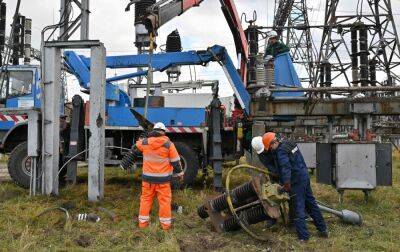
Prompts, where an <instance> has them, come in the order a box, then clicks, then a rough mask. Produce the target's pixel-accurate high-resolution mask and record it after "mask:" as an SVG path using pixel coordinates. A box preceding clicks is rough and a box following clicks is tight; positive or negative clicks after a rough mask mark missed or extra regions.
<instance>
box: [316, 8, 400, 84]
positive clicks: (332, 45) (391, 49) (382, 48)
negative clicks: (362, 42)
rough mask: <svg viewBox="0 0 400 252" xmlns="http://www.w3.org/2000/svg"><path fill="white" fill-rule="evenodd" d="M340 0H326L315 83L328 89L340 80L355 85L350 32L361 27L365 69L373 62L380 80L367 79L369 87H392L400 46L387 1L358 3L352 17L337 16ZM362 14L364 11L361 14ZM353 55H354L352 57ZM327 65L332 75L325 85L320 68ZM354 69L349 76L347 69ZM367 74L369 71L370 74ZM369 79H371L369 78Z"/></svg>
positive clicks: (356, 74) (356, 79)
mask: <svg viewBox="0 0 400 252" xmlns="http://www.w3.org/2000/svg"><path fill="white" fill-rule="evenodd" d="M338 4H339V0H327V1H326V5H325V22H324V25H323V26H321V28H323V34H322V39H321V46H320V50H319V54H318V61H317V62H316V65H317V67H316V68H315V74H314V78H315V83H318V84H320V85H321V86H329V85H331V82H333V83H334V81H335V80H340V82H341V83H343V82H345V83H347V85H349V86H350V85H352V84H353V85H358V83H359V81H360V79H359V73H358V69H354V67H352V64H351V57H352V49H351V46H349V44H350V41H351V29H354V27H356V26H359V25H362V26H364V27H365V28H366V29H367V36H368V38H367V43H368V48H367V50H368V59H369V63H368V65H367V68H368V67H371V62H374V63H373V64H374V65H375V68H376V71H377V73H379V74H380V76H379V77H381V80H371V79H370V80H369V82H370V83H369V84H370V85H376V84H379V85H394V84H395V80H398V81H400V78H399V77H398V76H397V75H396V73H395V72H394V69H395V68H397V67H398V66H399V65H400V45H399V39H398V35H397V31H396V26H395V23H394V19H393V13H392V7H391V1H390V0H366V2H364V1H358V3H357V10H356V11H355V13H354V14H352V15H336V13H337V8H338ZM363 11H365V12H364V13H363ZM353 55H354V54H353ZM327 63H328V64H330V67H331V69H332V76H331V82H330V83H324V81H322V79H319V78H318V77H319V76H321V75H320V69H321V65H323V64H327ZM351 69H352V70H353V71H352V73H350V70H351ZM369 73H370V72H369ZM370 78H371V77H370Z"/></svg>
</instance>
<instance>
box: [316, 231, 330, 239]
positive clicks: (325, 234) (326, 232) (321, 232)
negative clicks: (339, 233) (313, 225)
mask: <svg viewBox="0 0 400 252" xmlns="http://www.w3.org/2000/svg"><path fill="white" fill-rule="evenodd" d="M318 236H319V237H322V238H328V237H329V235H328V231H326V230H325V231H318Z"/></svg>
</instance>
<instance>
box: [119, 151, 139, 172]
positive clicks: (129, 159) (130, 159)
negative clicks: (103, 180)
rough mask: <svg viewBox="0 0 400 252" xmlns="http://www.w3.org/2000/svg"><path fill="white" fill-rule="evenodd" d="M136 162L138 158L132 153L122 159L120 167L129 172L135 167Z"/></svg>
mask: <svg viewBox="0 0 400 252" xmlns="http://www.w3.org/2000/svg"><path fill="white" fill-rule="evenodd" d="M135 160H136V156H135V155H134V154H132V153H131V152H128V153H127V154H125V156H124V157H123V158H122V160H121V164H120V165H121V167H122V168H123V169H124V170H128V169H130V168H132V167H133V165H134V164H135Z"/></svg>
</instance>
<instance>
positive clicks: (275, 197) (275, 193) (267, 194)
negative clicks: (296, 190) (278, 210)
mask: <svg viewBox="0 0 400 252" xmlns="http://www.w3.org/2000/svg"><path fill="white" fill-rule="evenodd" d="M279 190H280V185H278V184H272V183H269V182H267V183H264V184H263V185H262V200H265V201H267V202H268V204H269V205H270V206H279V205H280V204H281V203H282V202H286V201H288V200H289V199H290V197H289V195H288V194H287V193H281V192H279Z"/></svg>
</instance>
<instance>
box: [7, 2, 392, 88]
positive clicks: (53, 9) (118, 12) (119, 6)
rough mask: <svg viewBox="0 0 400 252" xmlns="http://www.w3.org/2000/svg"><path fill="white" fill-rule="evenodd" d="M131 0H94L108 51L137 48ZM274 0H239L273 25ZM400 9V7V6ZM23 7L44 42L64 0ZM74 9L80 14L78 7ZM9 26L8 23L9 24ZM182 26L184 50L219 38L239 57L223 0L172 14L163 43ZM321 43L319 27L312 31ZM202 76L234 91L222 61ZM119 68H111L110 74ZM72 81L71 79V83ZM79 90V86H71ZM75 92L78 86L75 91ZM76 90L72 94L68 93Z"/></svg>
mask: <svg viewBox="0 0 400 252" xmlns="http://www.w3.org/2000/svg"><path fill="white" fill-rule="evenodd" d="M5 2H6V3H7V7H8V8H7V21H8V24H10V23H11V19H12V15H13V12H14V8H15V5H16V2H17V1H16V0H5ZM128 2H129V0H91V3H90V10H91V15H90V39H99V40H100V41H102V42H103V43H104V44H105V46H106V49H107V54H108V55H121V54H134V53H136V48H135V47H134V45H133V42H134V24H133V23H134V12H133V11H131V12H125V11H124V9H125V6H126V4H127V3H128ZM274 2H275V1H274V0H236V1H235V3H236V7H237V9H238V12H239V13H246V14H247V15H248V16H249V17H251V16H252V12H253V10H257V14H258V15H257V16H258V21H257V24H258V25H263V26H266V25H271V24H272V19H273V12H274ZM363 2H364V3H363V9H364V12H367V9H368V7H367V3H366V2H367V1H363ZM356 4H357V1H356V0H342V1H341V2H340V4H339V7H338V12H337V13H338V14H352V13H354V12H355V11H356ZM392 5H393V12H394V14H395V20H396V25H398V24H399V22H398V18H399V15H398V14H400V1H399V0H394V1H393V0H392ZM308 8H309V19H310V23H311V24H322V23H323V20H324V8H325V0H313V1H308ZM397 10H399V11H397ZM20 13H21V14H23V15H25V16H26V17H29V18H31V19H32V20H33V38H32V40H33V43H32V44H33V46H34V47H36V48H39V47H40V32H41V30H42V29H43V27H44V26H46V25H49V24H53V23H57V22H58V20H59V0H22V4H21V10H20ZM74 15H75V16H76V15H78V13H77V12H75V13H74ZM8 26H9V25H8ZM175 29H178V30H179V33H180V34H181V37H182V38H183V48H184V50H200V49H206V48H207V47H209V46H212V45H214V44H219V45H223V46H225V47H227V49H228V52H229V54H230V56H231V57H232V58H233V60H234V62H235V63H236V55H235V47H234V43H233V39H232V36H231V33H230V30H229V27H228V25H227V24H226V21H225V19H224V16H223V14H222V12H221V9H220V3H219V1H218V0H204V2H203V3H202V4H201V6H200V7H196V8H193V9H191V10H189V11H188V12H186V13H184V14H183V15H181V16H180V17H177V18H175V19H173V20H172V21H171V22H169V23H168V24H166V25H165V26H163V27H162V28H161V29H160V30H159V37H158V38H157V43H158V44H164V43H165V40H166V36H167V35H168V34H169V33H170V32H171V31H173V30H175ZM313 35H314V36H315V38H314V40H315V41H316V43H317V44H318V43H319V41H320V38H319V36H320V32H318V31H316V32H313ZM187 69H188V68H187V67H186V68H185V69H184V73H183V76H182V80H188V78H189V76H190V75H189V71H188V70H187ZM196 70H197V77H198V78H199V79H219V80H220V83H221V88H220V90H221V93H222V95H224V96H226V95H231V94H232V91H231V89H230V88H229V85H228V83H227V80H226V78H225V77H224V74H223V71H222V70H221V68H220V67H219V65H218V64H211V65H210V66H209V67H207V68H204V67H200V66H198V67H196ZM110 74H111V75H112V74H117V72H115V71H108V75H110ZM161 78H164V79H165V75H164V74H163V75H157V80H161ZM71 85H72V84H71ZM72 89H74V90H76V87H75V88H72ZM74 92H75V91H74ZM69 95H71V94H69Z"/></svg>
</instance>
